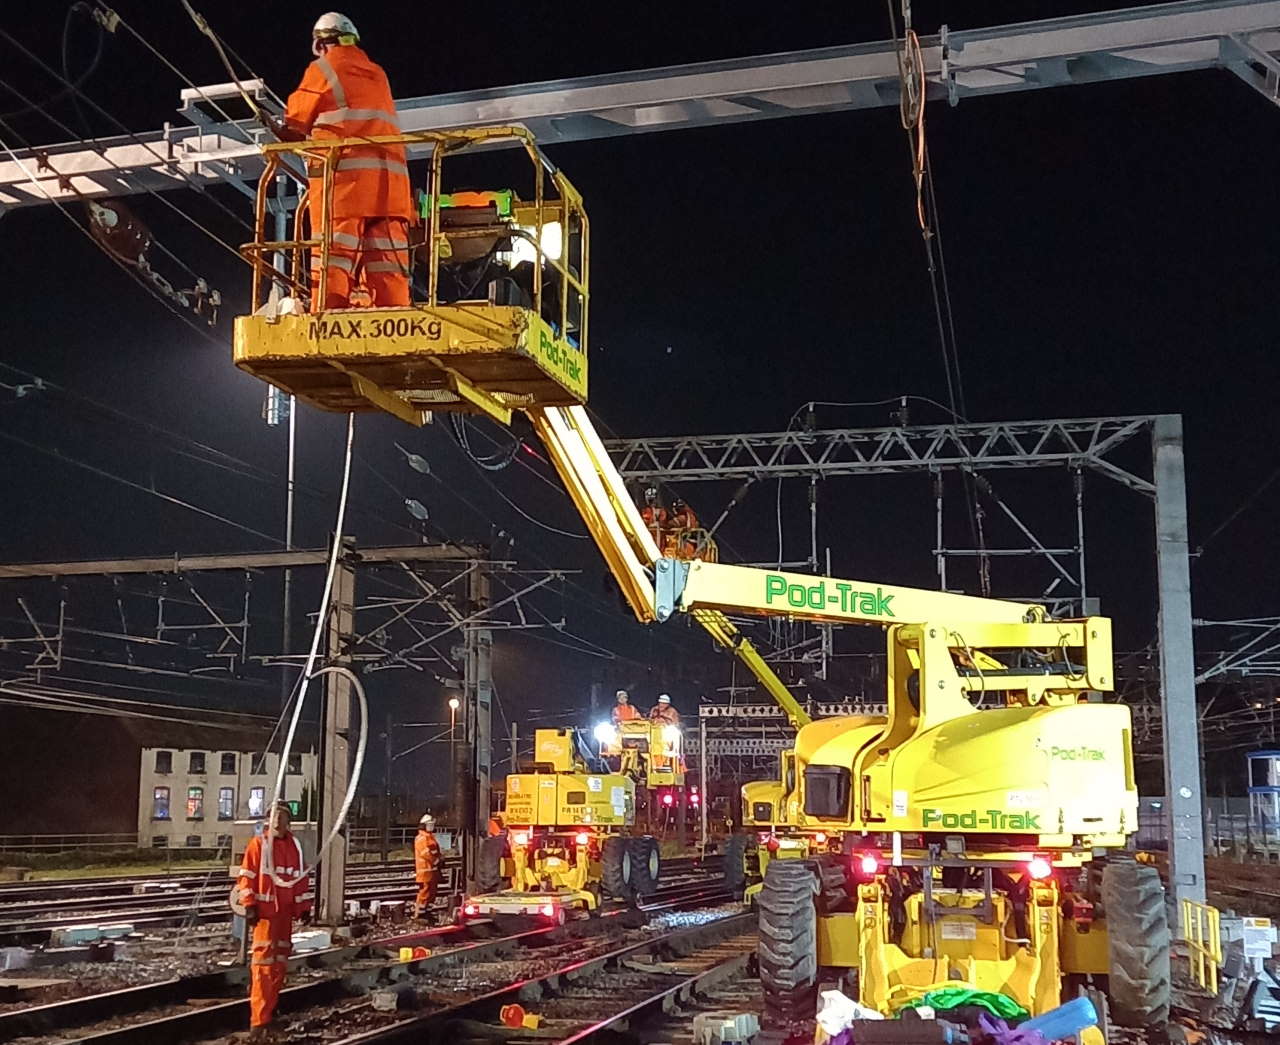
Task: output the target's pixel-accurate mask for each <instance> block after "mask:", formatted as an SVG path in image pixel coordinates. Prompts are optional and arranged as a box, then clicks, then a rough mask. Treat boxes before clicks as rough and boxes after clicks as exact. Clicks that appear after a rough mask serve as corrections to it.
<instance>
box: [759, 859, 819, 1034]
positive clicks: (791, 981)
mask: <svg viewBox="0 0 1280 1045" xmlns="http://www.w3.org/2000/svg"><path fill="white" fill-rule="evenodd" d="M818 889H819V881H818V875H817V873H816V872H815V869H814V867H813V865H812V864H811V863H810V862H809V861H807V860H772V861H770V863H769V867H768V869H767V870H766V871H765V874H764V888H763V889H761V890H760V892H759V894H758V896H757V900H758V905H759V912H760V920H759V932H760V942H759V944H758V945H757V950H756V955H757V961H758V964H759V966H760V983H761V984H762V986H763V988H764V1023H765V1026H767V1027H774V1028H785V1027H788V1026H791V1025H794V1024H797V1023H802V1022H804V1021H807V1020H812V1019H813V1017H814V1013H815V1012H816V1011H817V1005H818V907H817V896H818Z"/></svg>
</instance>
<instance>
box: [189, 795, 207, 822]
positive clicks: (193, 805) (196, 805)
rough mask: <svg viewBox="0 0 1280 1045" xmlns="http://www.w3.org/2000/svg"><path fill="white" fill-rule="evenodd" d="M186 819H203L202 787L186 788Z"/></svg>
mask: <svg viewBox="0 0 1280 1045" xmlns="http://www.w3.org/2000/svg"><path fill="white" fill-rule="evenodd" d="M187 819H188V820H203V819H204V788H203V787H189V788H187Z"/></svg>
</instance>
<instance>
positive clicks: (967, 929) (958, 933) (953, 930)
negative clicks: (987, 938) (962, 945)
mask: <svg viewBox="0 0 1280 1045" xmlns="http://www.w3.org/2000/svg"><path fill="white" fill-rule="evenodd" d="M938 932H939V935H941V937H942V938H943V939H944V940H976V939H977V938H978V923H977V922H973V921H969V920H968V919H965V920H964V921H959V920H953V919H950V918H948V919H946V920H945V921H944V922H942V924H941V926H940V927H939V929H938Z"/></svg>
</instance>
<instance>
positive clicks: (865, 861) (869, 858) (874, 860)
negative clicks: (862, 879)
mask: <svg viewBox="0 0 1280 1045" xmlns="http://www.w3.org/2000/svg"><path fill="white" fill-rule="evenodd" d="M858 869H859V870H860V871H861V872H862V873H863V874H865V875H873V874H875V873H876V872H877V871H879V870H880V857H878V856H876V854H875V853H863V854H862V856H860V857H859V858H858Z"/></svg>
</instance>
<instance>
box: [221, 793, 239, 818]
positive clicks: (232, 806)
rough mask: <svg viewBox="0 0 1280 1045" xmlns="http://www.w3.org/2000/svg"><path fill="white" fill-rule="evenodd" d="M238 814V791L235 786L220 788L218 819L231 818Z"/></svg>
mask: <svg viewBox="0 0 1280 1045" xmlns="http://www.w3.org/2000/svg"><path fill="white" fill-rule="evenodd" d="M235 815H236V791H235V788H233V787H220V788H218V819H219V820H230V819H231V818H232V817H234V816H235Z"/></svg>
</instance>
